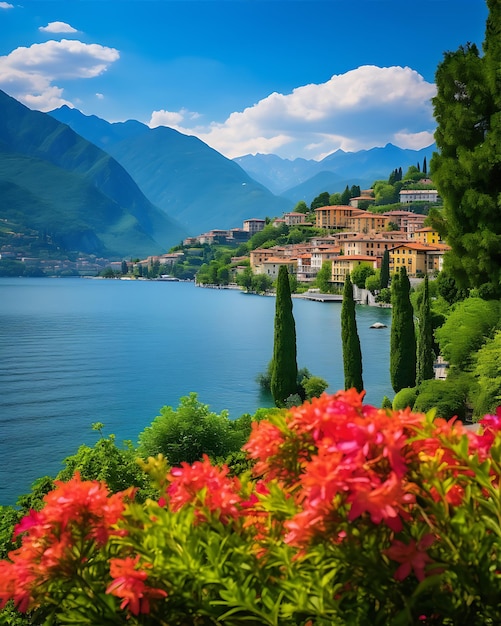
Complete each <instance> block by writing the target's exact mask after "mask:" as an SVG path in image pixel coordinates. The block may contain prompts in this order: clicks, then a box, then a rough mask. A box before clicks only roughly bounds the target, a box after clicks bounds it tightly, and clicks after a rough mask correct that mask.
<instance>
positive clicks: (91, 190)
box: [0, 91, 185, 257]
mask: <svg viewBox="0 0 501 626" xmlns="http://www.w3.org/2000/svg"><path fill="white" fill-rule="evenodd" d="M0 218H2V219H4V220H8V221H9V222H11V223H14V224H18V225H19V226H20V227H27V228H30V229H33V230H35V231H39V232H43V233H45V234H48V235H49V236H50V237H51V238H52V239H53V240H55V241H57V242H58V244H59V245H60V246H61V247H62V248H64V249H67V250H74V251H79V252H83V253H87V254H96V255H98V256H110V257H114V256H118V257H120V256H125V255H127V256H143V255H147V254H154V253H160V252H162V251H164V250H166V249H168V248H170V247H172V246H173V245H175V244H176V243H179V241H180V240H181V239H182V238H183V237H184V236H185V231H184V230H183V229H182V228H181V226H180V225H179V224H178V223H176V221H175V220H173V219H171V218H169V217H168V216H167V215H166V214H165V212H163V211H161V210H160V209H159V208H157V207H155V206H154V205H153V204H152V203H151V202H150V201H149V200H148V199H147V198H146V197H145V196H144V194H143V193H142V192H141V191H140V189H139V188H138V186H137V184H136V183H135V182H134V180H133V179H132V178H131V176H130V175H129V174H128V172H127V171H126V170H125V169H124V168H123V167H122V166H121V165H120V164H119V163H118V162H117V161H116V160H115V159H114V158H112V157H111V156H110V155H109V154H107V153H106V152H104V151H103V150H101V149H100V148H98V147H97V146H95V145H93V144H92V143H90V142H89V141H87V140H85V139H83V138H82V137H80V136H79V135H77V134H76V133H75V132H74V131H73V130H71V129H70V128H69V127H68V126H66V125H65V124H61V123H60V122H58V121H56V120H55V119H53V118H52V117H51V116H49V115H47V114H45V113H40V112H38V111H32V110H30V109H28V108H27V107H25V106H24V105H22V104H21V103H20V102H18V101H17V100H15V99H14V98H11V97H10V96H8V95H7V94H5V93H4V92H3V91H0Z"/></svg>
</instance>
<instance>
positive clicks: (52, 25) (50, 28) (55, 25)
mask: <svg viewBox="0 0 501 626" xmlns="http://www.w3.org/2000/svg"><path fill="white" fill-rule="evenodd" d="M38 30H40V31H41V32H43V33H77V32H78V31H77V29H76V28H73V26H70V25H69V24H66V22H49V23H48V24H47V26H40V28H39V29H38Z"/></svg>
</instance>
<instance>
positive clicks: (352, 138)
mask: <svg viewBox="0 0 501 626" xmlns="http://www.w3.org/2000/svg"><path fill="white" fill-rule="evenodd" d="M486 17H487V7H486V4H485V2H484V0H421V1H420V2H409V1H408V0H399V1H395V0H323V1H317V0H223V1H220V0H175V1H173V0H163V1H162V0H63V1H58V0H50V1H46V0H31V1H29V0H20V1H19V2H16V1H15V0H7V1H0V89H2V90H4V91H5V92H6V93H8V94H9V95H11V96H13V97H15V98H16V99H18V100H19V101H20V102H23V103H24V104H26V106H28V107H30V108H32V109H38V110H41V111H50V110H52V109H55V108H57V107H59V106H61V105H63V104H67V105H69V106H74V107H76V108H78V109H80V110H81V111H82V112H83V113H85V114H86V115H97V116H98V117H101V118H103V119H106V120H108V121H110V122H115V121H124V120H127V119H137V120H139V121H141V122H144V123H145V124H149V125H150V126H152V127H154V126H158V125H165V126H171V127H172V128H176V129H177V130H180V131H181V132H183V133H186V134H190V135H196V136H198V137H200V138H201V139H202V140H203V141H205V142H206V143H208V144H209V145H210V146H212V147H213V148H215V149H216V150H218V151H219V152H221V153H222V154H224V155H225V156H227V157H229V158H234V157H237V156H242V155H244V154H254V153H256V152H260V153H274V154H278V155H280V156H282V157H284V158H290V159H292V158H297V157H304V158H308V159H311V158H313V159H320V158H322V157H324V156H326V155H327V154H330V153H331V152H334V151H335V150H337V149H339V148H341V149H343V150H345V151H356V150H361V149H368V148H371V147H374V146H383V145H385V144H386V143H388V142H391V143H394V144H395V145H399V146H401V147H403V148H414V149H419V148H422V147H425V146H427V145H429V144H431V143H432V142H433V132H434V128H435V123H434V120H433V114H432V107H431V102H430V99H431V97H433V95H434V93H435V87H434V83H433V81H434V75H435V71H436V68H437V65H438V63H440V61H441V60H442V58H443V53H444V52H445V51H448V50H456V49H457V48H458V47H459V46H460V45H462V44H465V43H467V42H474V43H477V44H478V45H479V46H481V43H482V41H483V38H484V30H485V20H486Z"/></svg>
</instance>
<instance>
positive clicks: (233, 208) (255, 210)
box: [50, 106, 293, 235]
mask: <svg viewBox="0 0 501 626" xmlns="http://www.w3.org/2000/svg"><path fill="white" fill-rule="evenodd" d="M50 115H51V116H52V117H54V118H56V119H57V120H59V121H60V122H64V123H65V124H67V125H68V126H70V127H71V128H72V129H73V130H74V131H75V132H77V133H78V134H79V135H81V136H82V137H85V138H86V139H88V140H89V141H91V142H92V143H94V144H95V145H96V146H99V147H100V148H102V149H103V150H106V152H108V153H109V154H110V155H111V156H113V157H114V158H115V159H116V160H117V161H118V162H119V163H120V164H121V165H122V166H123V167H124V168H125V169H126V170H127V171H128V172H129V174H130V175H131V176H132V178H133V179H134V180H135V181H136V182H137V184H138V185H139V187H140V188H141V190H142V191H143V193H144V194H145V195H146V196H147V198H149V200H151V201H152V202H153V203H154V204H155V205H156V206H158V207H160V208H161V209H163V210H164V211H165V212H166V213H167V214H168V215H170V216H173V217H175V218H176V220H178V221H179V222H180V223H181V224H182V225H183V227H184V228H185V229H186V230H187V231H188V232H189V233H190V234H192V235H197V234H200V233H202V232H205V231H208V230H211V229H213V228H221V229H229V228H237V227H242V223H243V221H244V220H245V219H249V218H253V217H260V218H264V217H265V216H266V215H269V216H274V215H281V214H282V213H283V212H284V211H288V210H291V209H292V207H293V203H292V201H291V200H287V199H284V198H280V197H278V196H275V195H274V194H272V193H271V192H270V191H269V190H268V189H267V188H266V187H265V186H264V185H262V184H260V183H258V182H256V181H255V180H253V179H252V178H251V177H250V176H249V175H248V174H247V173H246V172H245V171H244V170H243V169H242V168H241V167H240V166H239V165H238V164H237V163H235V162H233V161H231V160H230V159H227V158H226V157H224V156H223V155H221V154H220V153H219V152H216V150H213V149H212V148H210V147H209V146H208V145H207V144H205V143H204V142H203V141H200V139H198V138H197V137H192V136H188V135H183V134H181V133H179V132H177V131H176V130H173V129H172V128H166V127H164V126H160V127H158V128H149V127H148V126H146V125H145V124H141V123H140V122H137V121H134V120H130V121H128V122H119V123H113V124H111V123H109V122H106V121H104V120H102V119H100V118H98V117H95V116H85V115H83V114H82V113H81V112H80V111H78V110H77V109H70V108H68V107H67V106H63V107H61V108H60V109H57V110H55V111H51V113H50Z"/></svg>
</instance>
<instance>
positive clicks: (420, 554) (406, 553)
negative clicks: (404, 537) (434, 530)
mask: <svg viewBox="0 0 501 626" xmlns="http://www.w3.org/2000/svg"><path fill="white" fill-rule="evenodd" d="M434 541H435V537H434V536H433V535H431V534H427V535H425V536H424V537H423V538H422V539H421V540H420V541H419V542H417V543H416V542H415V541H414V540H413V539H412V540H411V542H410V543H409V544H405V543H403V542H402V541H397V540H395V541H393V543H392V545H391V546H390V547H389V548H388V549H387V550H385V551H384V554H386V556H388V557H389V558H390V559H391V560H392V561H396V562H397V563H401V565H400V567H398V568H397V570H396V571H395V574H394V576H395V578H396V580H404V578H407V576H409V574H410V573H411V572H412V571H413V572H414V574H415V576H416V578H417V579H418V580H419V581H422V580H423V579H424V578H425V575H426V574H425V568H426V566H427V565H428V563H431V562H432V559H431V557H430V556H429V555H428V554H427V553H426V550H427V549H428V548H429V547H430V546H431V545H432V544H433V542H434Z"/></svg>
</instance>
